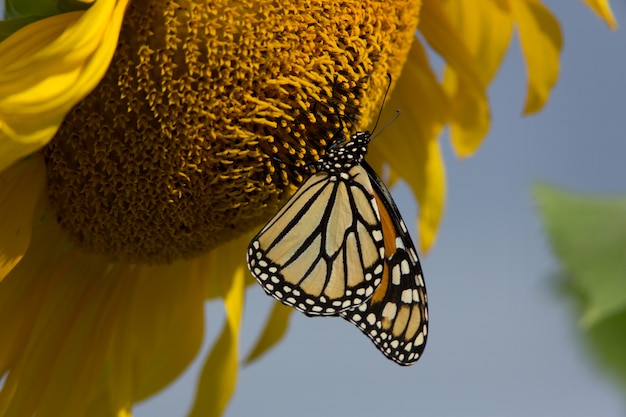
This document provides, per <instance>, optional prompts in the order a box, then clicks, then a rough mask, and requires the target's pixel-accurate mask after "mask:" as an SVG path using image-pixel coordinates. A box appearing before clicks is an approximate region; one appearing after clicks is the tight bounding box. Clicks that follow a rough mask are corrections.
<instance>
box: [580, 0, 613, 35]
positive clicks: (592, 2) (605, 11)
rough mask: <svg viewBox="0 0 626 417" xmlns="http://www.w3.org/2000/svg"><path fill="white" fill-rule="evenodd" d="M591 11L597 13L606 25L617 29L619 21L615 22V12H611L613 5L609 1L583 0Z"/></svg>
mask: <svg viewBox="0 0 626 417" xmlns="http://www.w3.org/2000/svg"><path fill="white" fill-rule="evenodd" d="M583 2H585V4H587V6H589V8H591V10H593V11H594V12H596V14H597V15H598V16H600V17H601V18H602V19H604V21H605V22H606V24H607V25H608V26H609V28H611V29H612V30H615V29H617V21H616V20H615V16H613V10H611V4H610V3H609V0H583Z"/></svg>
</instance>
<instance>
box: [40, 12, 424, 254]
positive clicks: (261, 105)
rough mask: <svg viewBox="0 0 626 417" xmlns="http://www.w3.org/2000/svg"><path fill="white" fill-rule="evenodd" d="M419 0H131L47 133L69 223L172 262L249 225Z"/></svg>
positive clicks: (355, 98)
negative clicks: (89, 76) (93, 71)
mask: <svg viewBox="0 0 626 417" xmlns="http://www.w3.org/2000/svg"><path fill="white" fill-rule="evenodd" d="M418 8H419V1H418V0H403V1H391V2H377V1H362V0H356V1H353V0H345V1H333V2H328V1H307V2H302V1H296V2H284V1H270V2H268V1H261V0H248V1H243V2H231V1H213V2H211V4H210V5H209V4H202V3H200V2H197V1H192V0H182V1H178V2H162V1H158V0H135V1H133V2H132V3H131V5H130V7H129V9H128V11H127V14H126V16H125V21H124V25H123V29H122V33H121V36H120V42H119V45H118V48H117V51H116V54H115V57H114V59H113V62H112V64H111V67H110V69H109V71H108V72H107V74H106V76H105V78H104V79H103V81H102V82H101V83H100V84H99V86H98V87H97V88H96V89H95V90H94V91H93V92H92V93H91V94H90V95H89V96H88V97H87V98H86V99H85V100H83V101H82V102H81V103H80V104H79V105H78V106H76V107H75V108H74V109H73V111H72V112H71V113H70V115H69V116H68V117H67V118H66V120H65V122H64V123H63V125H62V127H61V129H60V130H59V132H58V134H57V135H56V137H55V138H54V140H53V141H52V142H51V143H50V144H49V145H48V146H47V147H46V148H45V150H44V154H45V158H46V162H47V171H48V192H49V197H50V201H51V203H52V206H53V208H54V209H55V211H56V215H57V218H58V221H59V223H60V224H61V225H62V227H63V228H64V230H65V231H66V232H67V233H68V234H69V235H70V236H71V237H72V239H73V241H74V242H75V243H76V244H78V245H80V246H84V247H87V248H89V249H92V250H93V251H96V252H100V253H107V254H110V255H112V256H113V257H115V258H118V259H124V260H130V261H142V262H170V261H172V260H174V259H178V258H186V257H191V256H195V255H197V254H200V253H202V252H205V251H207V250H209V249H211V248H213V247H215V246H217V245H219V244H220V243H223V242H224V241H227V240H229V239H231V238H233V237H236V236H237V235H240V234H242V233H244V232H246V231H249V230H251V229H252V228H253V227H255V226H257V225H258V224H259V223H261V222H262V221H264V220H266V219H267V218H268V217H269V216H270V215H271V214H272V213H274V212H275V211H276V210H277V208H278V207H279V205H280V204H281V202H282V201H284V199H285V198H286V197H287V196H288V194H289V193H290V192H292V191H293V186H297V185H299V184H300V183H301V182H302V180H303V175H305V174H306V167H307V164H308V163H309V162H311V161H314V160H316V159H317V158H318V156H319V155H320V153H323V152H324V149H325V147H326V146H327V142H328V141H329V138H331V137H333V135H334V134H336V133H337V132H338V131H340V130H341V129H343V128H345V129H346V132H352V131H354V130H357V129H363V128H364V127H366V125H367V124H368V123H369V121H370V119H371V117H372V115H373V114H374V113H375V111H376V109H377V108H378V107H379V105H380V100H381V97H382V94H383V93H384V90H385V88H386V86H387V84H388V79H387V76H386V74H387V73H391V75H392V76H394V77H395V76H397V75H399V71H400V68H401V65H402V63H403V61H404V59H405V57H406V54H407V52H408V47H409V46H410V40H411V37H412V36H413V31H414V30H415V27H416V23H417V11H418Z"/></svg>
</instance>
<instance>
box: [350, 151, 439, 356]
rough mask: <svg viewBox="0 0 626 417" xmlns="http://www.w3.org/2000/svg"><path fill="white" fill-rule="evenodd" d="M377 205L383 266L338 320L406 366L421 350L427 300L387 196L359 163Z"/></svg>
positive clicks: (414, 259)
mask: <svg viewBox="0 0 626 417" xmlns="http://www.w3.org/2000/svg"><path fill="white" fill-rule="evenodd" d="M363 166H364V168H365V169H366V170H367V172H368V174H369V177H370V179H371V181H372V186H373V188H374V192H375V196H376V202H377V204H378V207H379V212H380V217H381V223H382V229H383V235H384V242H385V254H386V255H385V264H384V272H383V277H382V282H381V285H380V286H379V287H378V289H377V290H376V292H375V293H374V295H373V296H372V297H371V298H370V299H369V300H368V301H366V302H365V303H363V304H361V305H360V306H358V307H357V308H355V309H352V310H349V311H344V312H342V313H341V316H342V317H344V318H345V319H347V320H348V321H350V322H351V323H353V324H355V325H356V326H357V327H358V328H359V329H360V330H361V331H362V332H363V333H364V334H365V335H367V336H368V337H369V338H370V339H371V340H372V341H373V342H374V344H375V345H376V347H377V348H378V349H379V350H380V351H381V352H382V353H383V354H384V355H385V356H386V357H388V358H389V359H391V360H393V361H395V362H396V363H398V364H400V365H411V364H413V363H415V362H416V361H417V360H418V359H419V358H420V357H421V354H422V352H423V351H424V348H425V347H426V339H427V336H428V300H427V295H426V287H425V285H424V278H423V276H422V268H421V265H420V262H419V259H418V257H417V253H416V251H415V247H414V245H413V242H412V240H411V238H410V236H409V234H408V231H407V229H406V226H405V225H404V222H403V221H402V218H401V217H400V213H399V211H398V209H397V207H396V205H395V204H394V202H393V200H392V199H391V195H389V192H388V191H387V188H386V187H385V185H384V184H383V183H382V181H381V180H380V178H378V175H376V173H375V172H374V171H373V170H372V168H371V167H369V166H368V165H367V164H366V163H365V162H364V163H363Z"/></svg>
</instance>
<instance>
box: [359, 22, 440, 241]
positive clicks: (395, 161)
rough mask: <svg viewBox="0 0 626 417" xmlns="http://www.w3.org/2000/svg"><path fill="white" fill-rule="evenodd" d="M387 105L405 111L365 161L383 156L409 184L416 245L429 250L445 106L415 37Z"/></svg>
mask: <svg viewBox="0 0 626 417" xmlns="http://www.w3.org/2000/svg"><path fill="white" fill-rule="evenodd" d="M422 18H423V16H422ZM424 97H428V99H427V100H425V99H423V98H424ZM387 108H391V109H401V110H404V112H403V113H402V114H401V115H400V117H399V118H398V119H397V120H396V121H395V122H394V123H392V124H391V125H390V126H389V128H388V129H387V130H386V131H385V132H384V134H382V135H381V136H380V137H379V138H378V139H376V140H374V141H372V143H371V145H370V148H371V149H372V152H371V153H370V154H369V156H368V161H370V160H371V162H372V164H373V166H375V165H381V163H382V162H381V161H382V160H384V161H386V162H388V163H389V165H390V168H391V171H392V176H393V175H395V174H397V175H398V176H400V177H402V178H404V179H405V181H407V183H408V184H409V185H410V186H411V188H412V189H413V192H414V193H415V195H416V197H417V201H418V202H419V228H420V229H419V232H420V247H421V249H422V250H428V249H429V248H430V246H431V245H432V244H433V243H434V240H435V236H436V233H437V229H438V227H439V222H440V220H441V217H442V215H443V208H444V203H445V201H444V200H445V173H444V169H443V160H442V159H441V154H440V151H439V145H438V143H437V138H438V136H439V134H440V132H441V129H442V128H443V125H444V123H445V122H446V121H447V120H448V108H447V102H446V97H445V95H444V93H443V91H442V90H441V87H440V86H439V84H438V83H437V78H436V76H435V74H434V73H433V71H432V69H431V68H430V66H429V64H428V60H427V58H426V54H425V52H424V49H423V47H422V45H421V44H420V43H419V42H418V41H417V40H415V41H414V42H413V45H412V46H411V51H410V52H409V59H408V60H407V63H406V65H405V66H404V68H403V70H402V75H401V76H400V78H399V79H398V82H397V85H396V87H395V89H394V91H393V94H392V95H391V98H390V100H389V105H388V106H387ZM379 172H380V171H379Z"/></svg>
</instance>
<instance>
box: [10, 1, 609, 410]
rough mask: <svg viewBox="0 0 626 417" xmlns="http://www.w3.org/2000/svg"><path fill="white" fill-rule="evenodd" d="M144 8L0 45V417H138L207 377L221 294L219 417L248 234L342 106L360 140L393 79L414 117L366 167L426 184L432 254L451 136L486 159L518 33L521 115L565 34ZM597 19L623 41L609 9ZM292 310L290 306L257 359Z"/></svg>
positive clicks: (516, 20) (497, 19) (519, 7)
mask: <svg viewBox="0 0 626 417" xmlns="http://www.w3.org/2000/svg"><path fill="white" fill-rule="evenodd" d="M43 3H45V2H43ZM128 3H129V2H128V0H118V1H115V0H97V1H95V3H94V4H93V5H92V6H91V7H90V8H89V9H88V10H86V11H75V12H70V13H63V14H58V15H54V16H51V17H48V18H44V19H41V20H38V21H36V22H34V23H31V24H29V25H27V26H25V27H24V28H22V29H21V30H19V31H17V32H15V33H14V34H13V35H12V36H10V37H8V38H7V39H5V40H4V41H3V42H2V43H0V187H1V188H0V194H1V198H0V281H1V282H0V334H2V335H3V343H1V344H0V375H6V380H5V382H4V385H3V386H2V390H1V391H0V416H24V415H33V414H36V415H38V416H47V415H54V416H56V415H65V416H82V415H96V416H97V415H102V416H110V415H129V414H130V412H131V408H132V405H133V403H135V402H137V401H139V400H141V399H144V398H146V397H148V396H150V395H153V394H154V393H155V392H157V391H159V390H160V389H162V388H163V387H165V386H166V385H168V384H169V383H170V382H171V381H172V380H173V379H174V378H175V377H176V376H178V375H179V374H180V373H181V372H182V370H184V369H185V367H186V366H187V365H188V364H189V363H190V362H191V360H193V358H194V357H195V355H196V354H197V352H198V350H199V348H200V344H201V340H202V336H203V329H204V318H203V303H204V301H205V300H206V299H207V298H216V297H219V298H223V299H224V304H225V309H226V313H227V319H226V324H225V326H224V328H223V331H222V334H221V335H220V337H219V339H218V341H217V342H216V345H215V346H214V347H213V350H212V352H211V354H210V355H209V357H208V358H207V360H206V362H205V368H204V371H203V374H202V377H201V380H200V383H199V392H202V395H201V396H199V397H198V398H197V399H196V402H195V404H194V407H193V411H192V414H191V415H194V416H195V415H219V414H220V413H221V412H222V410H223V409H224V408H225V406H226V405H227V402H228V399H229V398H230V396H231V394H232V392H233V390H234V387H235V384H236V377H237V368H238V356H237V347H238V333H239V327H240V322H241V315H242V310H243V295H244V287H245V285H246V284H248V283H251V282H252V280H251V278H250V276H249V273H248V272H247V270H246V268H245V266H244V259H245V247H246V245H247V241H248V237H249V236H250V233H252V232H254V231H255V229H256V228H257V227H258V226H259V224H260V223H262V222H263V221H264V220H265V219H267V218H268V217H269V216H271V214H272V213H273V212H275V211H276V209H277V208H278V207H279V205H280V203H281V202H282V201H284V199H285V198H286V197H287V196H288V195H289V193H291V192H292V191H293V189H294V187H295V186H297V185H298V184H299V183H300V182H301V181H302V176H303V175H304V171H303V170H302V169H299V168H297V167H298V166H301V165H302V164H303V163H306V162H307V161H311V160H313V159H315V158H317V155H318V154H319V153H320V152H323V150H324V148H325V146H326V144H327V143H326V142H327V141H328V139H329V136H330V134H331V132H333V131H335V130H336V129H337V126H338V121H337V117H335V116H334V115H333V113H334V111H335V107H337V108H338V109H339V111H340V112H342V113H343V114H344V116H342V119H343V120H344V123H345V124H346V125H347V127H348V129H349V130H351V131H355V130H363V129H365V128H366V127H367V126H368V125H369V123H370V122H371V120H372V118H373V117H374V116H375V115H376V113H377V111H378V108H379V106H380V103H381V100H382V96H383V93H384V90H385V88H386V86H387V78H386V74H387V73H390V74H391V75H392V78H393V80H394V84H395V88H394V92H393V94H392V96H391V98H390V100H389V102H390V103H389V104H388V108H391V109H395V108H400V109H402V110H403V114H402V117H400V118H399V119H398V121H397V122H396V123H394V124H393V125H392V126H391V127H390V128H389V130H388V131H386V132H385V135H384V138H383V137H381V138H379V139H377V140H376V141H374V142H373V143H372V145H371V150H370V155H369V157H368V160H369V161H370V162H371V163H372V165H373V166H374V167H378V168H380V167H381V166H382V164H383V163H385V164H388V165H389V166H390V168H391V175H392V176H391V179H392V180H395V179H397V178H404V179H405V180H406V181H407V182H408V183H409V184H410V185H411V187H412V189H413V191H414V192H415V195H416V197H417V199H418V201H419V203H420V214H419V229H420V243H421V247H422V248H423V249H427V248H429V247H430V246H431V245H432V244H433V242H434V240H435V236H436V231H437V228H438V225H439V222H440V220H441V217H442V214H443V209H444V205H445V204H444V196H445V170H444V166H443V162H442V158H441V152H440V149H439V143H438V140H437V138H438V135H439V133H440V132H441V129H442V128H443V127H444V126H445V125H446V124H450V126H451V129H452V136H453V144H454V148H455V150H456V151H457V153H458V154H459V155H460V156H467V155H471V154H472V153H473V152H475V151H476V149H477V148H478V146H479V145H480V142H481V140H482V139H483V137H484V136H485V134H486V132H487V130H488V128H489V107H488V102H487V99H486V97H487V96H486V88H487V86H488V84H489V82H490V81H491V79H492V77H493V76H494V74H495V72H496V70H497V69H498V67H499V64H500V61H501V59H502V57H503V56H504V53H505V51H506V49H507V48H508V44H509V41H510V38H511V33H512V30H513V28H514V27H517V29H518V31H519V34H520V38H521V42H522V48H523V51H524V54H525V57H526V60H527V69H528V96H527V102H526V107H525V111H526V112H529V113H530V112H535V111H537V110H539V109H540V108H541V107H542V106H543V104H544V103H545V101H546V100H547V98H548V94H549V91H550V89H551V88H552V86H553V85H554V83H555V82H556V80H557V77H558V53H559V51H560V46H561V37H560V30H559V27H558V23H557V22H556V20H555V19H554V17H553V16H552V15H551V14H550V13H549V12H548V10H547V9H546V8H545V7H544V6H543V5H542V4H541V3H540V2H539V1H538V0H485V1H484V2H482V3H481V4H480V7H476V5H474V7H469V6H467V5H466V3H465V2H460V1H453V0H447V1H441V0H424V1H423V4H422V2H421V1H419V0H395V1H390V2H383V3H380V2H374V1H362V0H358V1H357V0H344V1H337V2H329V1H324V0H318V1H309V2H303V1H296V2H292V3H288V2H276V3H274V2H266V1H260V0H249V1H247V2H232V4H231V2H229V1H226V0H222V1H213V2H210V4H209V5H206V4H200V2H197V1H194V0H186V1H179V2H177V3H173V2H162V1H158V0H134V1H133V2H132V3H131V4H130V6H129V5H128ZM587 3H588V4H589V5H590V6H591V7H592V8H593V9H594V11H596V12H597V13H599V14H600V15H601V16H602V17H603V18H604V19H605V20H606V21H607V23H608V24H609V25H611V26H615V22H614V19H613V17H612V15H611V12H610V8H609V5H608V2H607V1H603V0H596V1H587ZM420 7H421V12H420ZM418 16H419V17H420V19H419V23H420V26H419V30H420V32H421V34H422V35H423V37H424V39H426V41H427V42H428V43H429V45H430V46H431V47H432V48H433V49H434V50H436V51H437V52H438V53H439V54H440V55H441V56H442V57H443V58H444V59H445V61H446V63H447V66H446V69H445V73H444V75H443V78H442V80H441V81H438V78H437V76H436V74H435V73H434V72H433V70H432V69H431V67H430V65H429V62H428V58H427V55H426V53H425V52H424V46H423V45H422V44H421V43H420V42H419V41H417V40H415V38H414V30H415V28H416V26H417V23H418ZM123 18H124V24H123V25H122V19H123ZM31 20H34V19H31ZM6 27H8V26H7V25H5V26H3V27H0V32H1V31H2V30H5V29H6ZM540 28H541V30H540ZM118 35H119V43H118ZM114 53H115V57H113V54H114ZM333 103H338V104H336V105H334V104H333ZM277 160H281V161H284V162H285V164H281V163H278V162H277ZM289 312H290V310H288V309H284V308H282V307H276V309H275V310H274V312H273V313H272V316H271V317H270V319H269V321H268V325H267V327H266V329H265V332H264V334H263V336H262V337H261V338H260V340H259V344H258V345H257V347H256V348H255V349H254V350H253V352H252V353H251V354H250V356H249V358H248V359H249V360H251V359H254V358H256V357H258V356H259V355H260V354H261V353H262V352H264V351H266V350H267V349H268V348H269V347H270V346H271V345H272V344H274V343H276V341H277V340H279V339H280V338H281V336H282V333H283V332H284V329H285V328H286V325H287V321H288V314H289Z"/></svg>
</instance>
